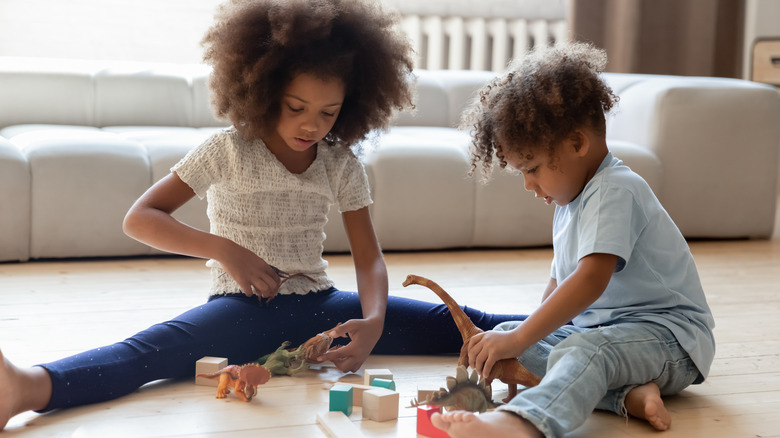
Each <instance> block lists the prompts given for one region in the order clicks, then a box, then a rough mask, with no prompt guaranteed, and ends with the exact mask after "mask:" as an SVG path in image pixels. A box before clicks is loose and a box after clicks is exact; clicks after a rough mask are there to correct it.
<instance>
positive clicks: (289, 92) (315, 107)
mask: <svg viewBox="0 0 780 438" xmlns="http://www.w3.org/2000/svg"><path fill="white" fill-rule="evenodd" d="M343 102H344V84H343V83H342V81H341V80H340V79H337V78H327V79H322V78H319V77H317V76H314V75H311V74H308V73H301V74H299V75H298V76H296V77H295V78H294V79H293V80H292V82H290V84H289V85H288V86H287V88H286V89H285V90H284V94H283V95H282V102H281V104H282V108H281V111H280V113H279V121H278V123H277V124H276V133H277V134H278V136H279V137H280V138H281V139H282V141H284V143H285V144H286V145H287V146H288V147H289V148H290V149H292V150H294V151H299V152H301V151H305V150H307V149H309V148H310V147H311V146H312V145H314V144H315V143H317V142H318V141H320V140H322V139H323V138H324V137H325V136H326V135H327V134H328V132H330V130H331V128H333V124H334V123H336V118H337V117H338V115H339V111H340V110H341V105H342V103H343Z"/></svg>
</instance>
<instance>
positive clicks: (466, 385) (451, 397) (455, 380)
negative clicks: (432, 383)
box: [411, 365, 498, 412]
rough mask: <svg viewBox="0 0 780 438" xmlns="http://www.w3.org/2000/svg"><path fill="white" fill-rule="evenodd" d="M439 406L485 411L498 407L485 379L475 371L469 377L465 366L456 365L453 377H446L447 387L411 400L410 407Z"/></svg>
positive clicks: (450, 408) (448, 408)
mask: <svg viewBox="0 0 780 438" xmlns="http://www.w3.org/2000/svg"><path fill="white" fill-rule="evenodd" d="M426 404H427V405H434V406H441V407H443V408H446V409H447V410H460V411H470V412H485V411H487V410H488V409H495V408H496V407H498V404H497V403H494V402H493V391H492V390H491V388H490V386H488V385H487V384H486V383H485V380H481V379H479V376H478V375H477V372H476V371H472V372H471V376H470V377H469V375H468V371H467V370H466V367H464V366H462V365H458V369H457V370H456V371H455V377H449V376H448V377H447V389H444V388H441V389H440V390H438V391H436V392H434V393H433V394H432V395H431V396H429V397H428V399H427V400H423V401H418V400H416V399H415V400H412V405H411V407H413V408H416V407H417V406H420V405H426Z"/></svg>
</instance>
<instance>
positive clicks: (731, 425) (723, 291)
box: [0, 237, 780, 438]
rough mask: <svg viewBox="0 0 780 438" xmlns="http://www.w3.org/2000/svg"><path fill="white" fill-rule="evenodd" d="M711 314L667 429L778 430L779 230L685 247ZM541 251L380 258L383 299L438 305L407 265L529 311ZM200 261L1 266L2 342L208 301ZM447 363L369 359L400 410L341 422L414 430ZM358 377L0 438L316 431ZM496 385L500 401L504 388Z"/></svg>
mask: <svg viewBox="0 0 780 438" xmlns="http://www.w3.org/2000/svg"><path fill="white" fill-rule="evenodd" d="M691 246H692V249H693V252H694V256H695V257H696V260H697V264H698V266H699V269H700V274H701V277H702V281H703V283H704V286H705V290H706V291H707V293H708V298H709V302H710V304H711V306H712V309H713V312H714V314H715V319H716V322H717V329H716V337H717V343H718V351H717V357H716V359H715V363H714V365H713V367H712V373H711V375H710V378H709V379H708V381H707V382H705V383H704V384H702V385H698V386H694V387H691V388H689V389H687V390H686V391H684V392H683V393H682V394H681V395H679V396H677V397H673V398H670V399H668V400H667V406H668V408H669V409H670V411H671V413H672V416H673V426H672V429H671V430H670V431H668V432H666V433H664V434H663V435H662V436H664V437H667V438H672V437H686V438H689V437H710V438H711V437H729V438H732V437H770V436H774V437H780V415H778V411H780V357H779V356H780V322H778V319H779V318H778V317H779V316H780V238H777V237H775V238H774V239H773V240H768V241H736V242H694V243H692V244H691ZM550 257H551V250H549V249H533V250H493V251H457V252H425V253H404V254H400V253H398V254H392V253H391V254H388V255H387V263H388V269H389V274H390V282H391V293H393V294H398V295H406V296H413V297H417V298H421V299H427V300H435V296H433V294H432V293H430V292H428V291H427V290H425V289H422V288H415V289H404V288H402V287H401V282H402V281H403V279H404V278H405V276H406V275H407V274H409V273H416V274H419V275H424V276H428V277H430V278H432V279H434V280H437V281H438V282H439V283H440V284H442V285H443V286H444V287H445V288H446V289H447V290H448V291H449V292H450V293H451V294H452V295H453V296H454V297H455V298H456V299H457V300H458V301H459V302H461V303H463V304H469V305H472V306H475V307H478V308H482V309H484V310H487V311H496V312H498V311H507V310H510V309H511V311H513V312H518V313H521V312H530V311H531V310H533V308H534V306H535V305H536V303H537V302H538V300H539V296H540V294H541V292H542V288H543V286H544V284H545V282H546V280H547V277H548V275H549V260H550ZM329 261H330V263H331V267H330V270H329V272H330V274H331V276H332V277H333V278H334V279H335V280H336V282H337V284H338V285H339V286H340V287H341V288H343V289H346V290H350V289H353V288H354V279H353V271H352V267H351V263H350V261H349V259H348V258H347V257H346V256H331V257H329ZM207 284H208V276H207V272H206V270H205V268H204V267H203V262H202V261H200V260H192V259H184V258H161V259H134V260H113V261H108V260H98V261H70V262H46V263H40V262H35V263H25V264H0V348H2V349H3V352H4V353H5V354H6V355H7V356H8V357H9V358H11V359H12V360H13V361H15V362H16V363H17V364H22V365H32V364H35V363H39V362H44V361H48V360H50V359H56V358H59V357H61V356H63V355H66V354H70V353H74V352H78V351H81V350H84V349H87V348H91V347H95V346H99V345H103V344H107V343H111V342H114V341H116V340H119V339H123V338H124V337H125V336H127V335H129V334H132V333H134V332H135V331H137V330H140V329H143V328H145V327H147V326H148V325H150V324H152V323H154V322H158V321H160V320H162V319H164V318H167V317H170V316H173V315H175V314H177V313H178V312H180V311H182V310H185V309H188V308H190V307H192V306H194V305H196V304H198V303H200V302H201V301H202V300H203V299H204V293H205V292H204V291H205V290H206V289H207ZM455 362H456V359H455V358H454V357H395V356H392V357H388V356H375V357H372V358H370V359H369V361H368V362H367V363H366V366H367V367H370V368H389V369H391V370H392V371H393V372H394V374H395V376H396V380H397V384H398V389H399V391H400V393H401V406H402V407H401V409H400V418H399V420H397V421H390V422H385V423H375V422H371V421H362V419H361V415H360V409H359V408H357V409H356V410H355V412H354V413H353V414H352V417H351V419H352V420H353V421H355V422H356V424H358V425H359V427H360V429H361V430H362V431H363V433H364V434H365V435H366V436H375V437H412V436H415V411H414V410H413V409H405V408H404V406H406V405H408V403H409V401H410V399H411V398H412V397H413V396H414V395H415V392H416V385H417V384H418V383H425V384H430V383H435V384H443V383H444V378H445V376H447V375H451V374H452V373H453V372H454V368H455ZM337 379H338V380H345V381H351V382H358V381H360V380H361V376H359V375H354V374H352V375H346V376H344V375H342V374H340V373H338V372H337V371H336V370H335V369H333V368H326V369H324V370H322V371H320V372H313V371H312V372H308V373H306V374H305V375H298V376H296V377H284V378H283V377H278V378H276V377H275V378H273V379H272V380H271V382H269V383H268V384H266V385H264V386H261V387H260V391H259V395H258V397H257V398H256V399H255V400H253V401H252V402H251V403H243V402H240V401H238V400H237V399H236V398H233V397H232V396H231V397H230V398H228V399H227V400H217V399H215V398H214V389H213V388H210V387H203V386H196V385H194V384H193V383H192V382H178V383H163V384H152V385H147V386H146V387H144V388H142V389H141V390H140V391H138V392H136V393H134V394H132V395H130V396H128V397H125V398H122V399H120V400H116V401H113V402H109V403H104V404H100V405H95V406H87V407H81V408H75V409H70V410H66V411H62V412H55V413H50V414H47V415H37V414H34V413H27V414H23V415H20V416H17V417H16V418H14V419H12V420H11V422H10V423H9V425H8V428H7V429H6V431H5V432H4V434H3V435H4V436H23V437H65V436H67V437H92V436H101V437H103V436H134V437H152V436H154V437H179V436H214V437H227V436H230V437H245V436H246V437H249V436H252V437H254V436H267V437H318V436H324V435H323V434H322V432H321V431H320V429H319V428H318V426H317V425H316V424H315V414H316V413H317V412H318V411H322V410H327V391H326V389H325V387H326V386H327V382H329V381H334V380H337ZM504 388H505V387H503V386H502V385H500V384H498V383H496V384H494V391H495V392H496V394H495V395H496V397H500V396H501V393H502V392H503V391H504ZM571 436H574V437H594V436H598V437H643V436H658V435H657V433H656V432H654V431H653V430H652V429H651V428H650V427H648V426H646V425H645V424H643V423H641V422H639V421H637V420H629V421H626V420H624V419H622V418H620V417H617V416H615V415H612V414H608V413H599V412H597V413H595V414H593V415H592V417H591V418H590V419H589V420H588V422H587V423H586V424H585V425H584V426H583V427H582V428H581V429H579V430H578V431H576V433H574V434H571Z"/></svg>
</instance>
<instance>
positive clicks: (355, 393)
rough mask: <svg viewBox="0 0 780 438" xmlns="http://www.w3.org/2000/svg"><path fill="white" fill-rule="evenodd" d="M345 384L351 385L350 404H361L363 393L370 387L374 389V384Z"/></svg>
mask: <svg viewBox="0 0 780 438" xmlns="http://www.w3.org/2000/svg"><path fill="white" fill-rule="evenodd" d="M345 385H350V386H352V406H360V407H362V406H363V393H364V392H366V391H369V390H372V389H376V386H369V385H360V384H357V383H345Z"/></svg>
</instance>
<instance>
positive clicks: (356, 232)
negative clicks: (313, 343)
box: [322, 207, 388, 372]
mask: <svg viewBox="0 0 780 438" xmlns="http://www.w3.org/2000/svg"><path fill="white" fill-rule="evenodd" d="M342 219H343V221H344V227H345V229H346V230H347V237H348V238H349V246H350V249H351V251H352V259H353V261H354V263H355V271H356V274H357V287H358V294H359V295H360V305H361V307H362V309H363V319H351V320H349V321H347V322H345V323H344V324H341V325H340V326H338V327H337V328H336V329H334V330H333V331H332V335H333V336H334V337H339V336H344V335H345V334H349V337H350V339H351V341H350V343H349V344H348V345H346V346H344V347H342V348H339V349H336V350H333V351H331V352H328V353H326V354H324V355H323V356H322V358H323V359H324V360H330V361H332V362H333V363H334V364H335V365H336V367H337V368H338V369H339V370H340V371H342V372H347V371H352V372H354V371H357V370H358V369H359V368H360V366H361V365H363V362H365V360H366V359H367V358H368V355H369V354H370V353H371V350H373V349H374V345H376V343H377V341H378V340H379V337H380V336H381V335H382V328H383V327H384V323H385V309H386V308H387V289H388V286H387V268H386V266H385V260H384V258H383V257H382V250H381V249H380V248H379V242H378V241H377V239H376V234H375V233H374V226H373V224H372V223H371V215H370V214H369V212H368V207H363V208H361V209H359V210H355V211H347V212H344V213H343V214H342Z"/></svg>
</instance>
